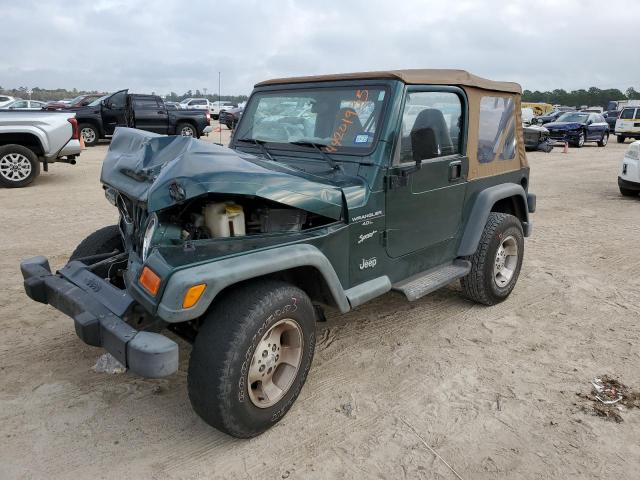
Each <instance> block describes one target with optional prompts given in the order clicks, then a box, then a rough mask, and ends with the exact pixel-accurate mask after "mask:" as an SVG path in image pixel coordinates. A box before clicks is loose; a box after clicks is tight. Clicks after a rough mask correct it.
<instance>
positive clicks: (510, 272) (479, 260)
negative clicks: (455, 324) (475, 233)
mask: <svg viewBox="0 0 640 480" xmlns="http://www.w3.org/2000/svg"><path fill="white" fill-rule="evenodd" d="M523 256H524V235H523V233H522V225H521V224H520V220H518V219H517V218H516V217H514V216H513V215H509V214H506V213H497V212H491V213H490V214H489V218H488V219H487V223H486V225H485V227H484V231H483V232H482V236H481V237H480V243H479V244H478V249H477V250H476V252H475V253H474V254H473V255H471V256H470V257H467V260H469V261H470V262H471V271H470V272H469V273H468V274H467V276H466V277H463V278H462V279H461V280H460V284H461V285H462V291H463V293H464V295H465V296H466V297H468V298H469V299H471V300H474V301H476V302H478V303H482V304H484V305H495V304H497V303H500V302H502V301H503V300H505V299H506V298H507V297H508V296H509V295H510V294H511V291H512V290H513V288H514V287H515V285H516V282H517V281H518V276H519V275H520V268H521V267H522V258H523Z"/></svg>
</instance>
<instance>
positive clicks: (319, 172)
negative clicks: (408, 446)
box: [21, 70, 535, 438]
mask: <svg viewBox="0 0 640 480" xmlns="http://www.w3.org/2000/svg"><path fill="white" fill-rule="evenodd" d="M520 93H521V89H520V86H519V85H517V84H515V83H503V82H494V81H490V80H486V79H483V78H479V77H476V76H474V75H471V74H469V73H467V72H464V71H459V70H403V71H388V72H366V73H351V74H344V75H329V76H317V77H303V78H287V79H278V80H271V81H267V82H263V83H260V84H258V85H256V88H255V90H254V91H253V93H252V95H251V98H250V99H249V101H248V103H247V107H246V109H245V111H244V114H243V116H242V118H241V120H240V122H239V124H238V126H237V128H236V130H235V132H234V134H233V138H232V139H231V143H230V146H229V148H225V147H222V146H218V145H215V144H208V143H205V142H202V141H199V140H196V139H192V138H187V137H167V136H162V135H157V134H154V133H149V132H143V131H138V130H132V129H127V128H121V129H118V130H117V131H116V133H115V135H114V137H113V139H112V142H111V146H110V148H109V151H108V153H107V156H106V158H105V160H104V166H103V169H102V175H101V182H102V183H103V185H104V190H105V194H106V197H107V199H108V200H109V201H110V202H111V203H112V204H113V205H114V206H115V207H117V209H118V211H119V213H120V221H119V224H118V225H113V226H107V227H104V228H102V229H100V230H98V231H97V232H95V233H93V234H91V235H90V236H89V237H87V238H86V239H85V240H83V241H82V242H81V243H80V245H78V247H77V248H76V250H75V251H74V252H73V254H72V256H71V259H70V261H69V263H67V265H65V266H64V267H63V268H62V269H60V270H59V271H58V272H56V273H51V269H50V266H49V263H48V261H47V259H46V258H45V257H41V256H40V257H34V258H30V259H28V260H25V261H23V262H22V263H21V270H22V274H23V276H24V287H25V290H26V293H27V294H28V295H29V297H31V298H32V299H33V300H36V301H38V302H42V303H48V304H50V305H52V306H53V307H55V308H57V309H58V310H60V311H62V312H64V313H66V314H67V315H69V316H70V317H72V318H73V320H74V323H75V330H76V333H77V335H78V336H79V337H80V338H81V339H82V340H83V341H85V342H86V343H88V344H90V345H95V346H101V347H103V348H104V349H106V350H107V351H108V352H110V353H111V354H112V355H113V356H114V357H115V358H116V359H118V360H119V361H120V362H121V363H122V364H124V365H125V366H126V367H128V368H129V369H130V370H131V371H132V372H134V373H136V374H139V375H142V376H145V377H152V378H157V377H164V376H167V375H171V374H173V373H174V372H176V370H177V369H178V344H177V343H176V342H174V341H173V340H171V339H169V338H167V337H165V336H163V335H162V334H160V333H159V332H160V331H161V330H163V329H165V328H166V329H168V330H170V331H171V332H173V334H175V335H177V336H179V337H180V338H183V339H185V340H186V341H187V342H189V343H191V344H192V345H193V349H192V352H191V358H190V360H189V367H188V389H189V397H190V400H191V404H192V406H193V408H194V410H195V411H196V412H197V413H198V415H200V416H201V417H202V418H203V419H204V421H206V422H207V423H209V424H210V425H212V426H214V427H216V428H218V429H220V430H222V431H224V432H226V433H228V434H229V435H232V436H235V437H244V438H246V437H251V436H254V435H257V434H259V433H261V432H263V431H265V430H266V429H268V428H269V427H271V426H273V425H274V424H275V423H277V422H278V421H279V420H280V419H281V418H282V417H283V415H285V413H286V412H287V411H288V410H289V409H290V408H291V405H292V404H293V402H294V401H295V399H296V397H297V396H298V394H299V393H300V389H301V388H302V385H303V384H304V382H305V379H306V377H307V373H308V371H309V368H310V365H311V361H312V358H313V352H314V345H315V339H316V337H315V332H316V322H317V321H321V320H323V319H324V311H325V309H326V308H331V309H335V310H339V311H340V312H342V313H345V312H348V311H349V310H351V309H353V308H355V307H357V306H359V305H362V304H363V303H365V302H367V301H369V300H372V299H374V298H376V297H379V296H381V295H384V294H385V293H386V292H388V291H390V290H395V291H398V292H401V293H403V294H404V295H406V297H407V299H408V300H409V301H413V300H417V299H418V298H420V297H422V296H423V295H426V294H427V293H430V292H433V291H434V290H437V289H439V288H441V287H444V286H446V285H447V284H449V283H451V282H453V281H455V280H458V279H459V280H460V283H461V285H462V292H463V293H464V294H465V295H466V296H467V297H469V298H470V299H472V300H474V301H476V302H479V303H482V304H485V305H493V304H496V303H498V302H501V301H503V300H505V299H506V298H507V297H508V296H509V294H510V293H511V291H512V290H513V288H514V286H515V284H516V281H517V279H518V275H519V273H520V267H521V265H522V258H523V254H524V237H526V236H528V235H529V234H530V233H531V222H530V220H529V214H530V213H532V212H533V211H534V210H535V196H534V195H532V194H530V193H527V191H528V184H529V178H528V177H529V168H528V165H527V160H526V156H525V150H524V144H523V133H522V122H521V119H520Z"/></svg>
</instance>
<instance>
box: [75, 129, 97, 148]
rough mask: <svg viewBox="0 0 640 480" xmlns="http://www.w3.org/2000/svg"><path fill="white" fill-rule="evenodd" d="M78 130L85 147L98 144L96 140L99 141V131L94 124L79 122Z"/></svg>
mask: <svg viewBox="0 0 640 480" xmlns="http://www.w3.org/2000/svg"><path fill="white" fill-rule="evenodd" d="M78 130H79V131H80V135H82V138H83V140H84V144H85V145H86V146H87V147H94V146H96V145H97V144H98V141H100V133H99V132H98V129H97V128H96V126H95V125H92V124H90V123H81V124H80V125H79V126H78Z"/></svg>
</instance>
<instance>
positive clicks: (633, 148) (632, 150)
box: [624, 143, 640, 160]
mask: <svg viewBox="0 0 640 480" xmlns="http://www.w3.org/2000/svg"><path fill="white" fill-rule="evenodd" d="M624 156H625V157H627V158H629V159H631V160H638V159H639V158H640V144H637V143H632V144H631V145H629V149H628V150H627V153H625V155H624Z"/></svg>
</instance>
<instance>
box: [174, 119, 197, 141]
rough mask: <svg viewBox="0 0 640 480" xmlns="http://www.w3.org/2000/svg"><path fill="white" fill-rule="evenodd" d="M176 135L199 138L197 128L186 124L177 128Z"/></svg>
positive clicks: (180, 124)
mask: <svg viewBox="0 0 640 480" xmlns="http://www.w3.org/2000/svg"><path fill="white" fill-rule="evenodd" d="M176 133H177V134H178V135H182V136H183V137H193V138H198V132H197V131H196V127H194V126H193V125H192V124H190V123H186V122H184V123H179V124H178V126H177V127H176Z"/></svg>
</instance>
